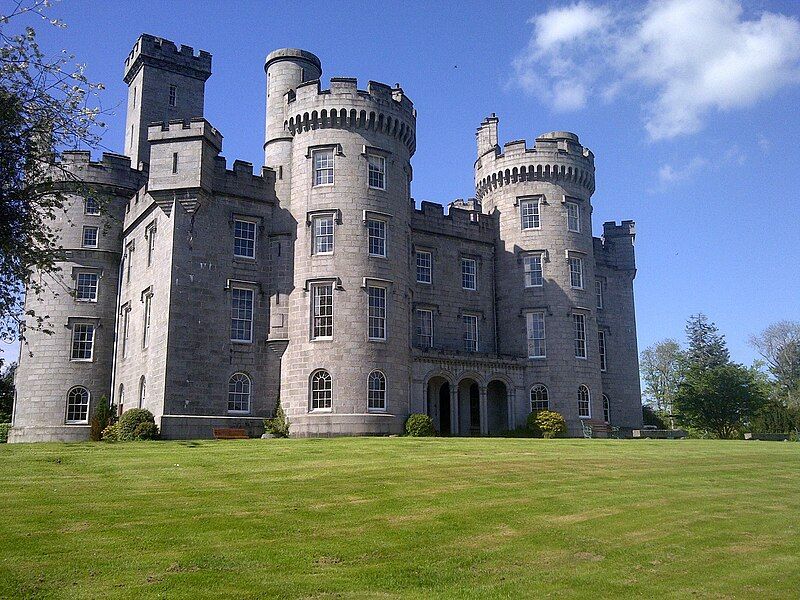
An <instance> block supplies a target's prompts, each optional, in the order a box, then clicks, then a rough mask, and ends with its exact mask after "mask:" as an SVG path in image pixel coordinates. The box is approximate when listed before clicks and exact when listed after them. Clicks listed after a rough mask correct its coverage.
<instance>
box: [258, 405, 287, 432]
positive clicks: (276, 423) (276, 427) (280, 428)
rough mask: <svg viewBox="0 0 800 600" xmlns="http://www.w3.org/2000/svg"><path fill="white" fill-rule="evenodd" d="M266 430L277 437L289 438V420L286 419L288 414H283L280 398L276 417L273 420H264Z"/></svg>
mask: <svg viewBox="0 0 800 600" xmlns="http://www.w3.org/2000/svg"><path fill="white" fill-rule="evenodd" d="M264 430H265V431H266V432H267V433H271V434H272V435H273V436H275V437H279V438H288V437H289V419H287V418H286V413H285V412H283V407H282V406H281V399H280V398H278V403H277V404H276V405H275V416H274V417H272V418H271V419H264Z"/></svg>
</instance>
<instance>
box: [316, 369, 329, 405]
mask: <svg viewBox="0 0 800 600" xmlns="http://www.w3.org/2000/svg"><path fill="white" fill-rule="evenodd" d="M332 398H333V381H332V380H331V374H330V373H328V372H327V371H325V370H324V369H321V370H319V371H314V373H313V374H312V375H311V410H330V408H331V399H332Z"/></svg>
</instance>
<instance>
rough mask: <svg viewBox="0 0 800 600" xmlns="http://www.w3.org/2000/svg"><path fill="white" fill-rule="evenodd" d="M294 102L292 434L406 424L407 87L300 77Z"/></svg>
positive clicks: (286, 362) (287, 371)
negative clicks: (324, 85)
mask: <svg viewBox="0 0 800 600" xmlns="http://www.w3.org/2000/svg"><path fill="white" fill-rule="evenodd" d="M277 64H282V63H277ZM286 99H287V103H286V121H285V122H284V123H283V124H282V130H284V131H286V132H287V133H288V135H290V136H291V152H292V160H291V171H292V185H291V205H290V211H291V214H292V217H293V220H294V221H295V222H296V224H297V225H296V227H297V237H296V240H295V243H294V282H293V286H292V292H291V294H290V296H289V316H288V338H289V340H290V342H289V345H288V348H287V350H286V353H285V354H284V356H283V362H282V364H283V368H282V376H281V402H282V403H283V405H284V407H286V409H287V412H288V417H289V420H290V422H291V428H292V434H293V435H299V436H312V435H331V434H339V435H341V434H345V435H346V434H386V433H396V432H399V431H400V430H401V429H402V424H403V419H404V418H405V416H406V415H407V414H408V406H409V388H410V351H409V329H410V324H409V309H408V290H409V280H408V277H409V272H410V271H409V252H410V250H409V237H410V228H409V219H410V205H409V185H410V182H411V165H410V162H409V161H410V159H411V156H412V155H413V154H414V149H415V123H416V117H415V112H414V108H413V105H412V103H411V101H410V100H409V99H408V98H407V97H406V96H405V95H404V93H403V91H402V90H401V89H400V88H399V87H396V88H390V87H389V86H387V85H384V84H381V83H376V82H369V85H368V88H367V90H359V89H357V84H356V81H355V80H354V79H345V78H332V79H331V82H330V89H329V90H324V91H323V90H320V84H319V81H309V82H306V83H303V84H301V85H299V86H298V87H297V88H296V89H295V90H294V92H293V93H292V92H289V94H288V95H287V96H286ZM276 129H277V128H276Z"/></svg>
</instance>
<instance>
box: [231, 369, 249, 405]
mask: <svg viewBox="0 0 800 600" xmlns="http://www.w3.org/2000/svg"><path fill="white" fill-rule="evenodd" d="M228 412H235V413H249V412H250V378H249V377H248V376H247V375H245V374H244V373H234V374H233V375H231V378H230V379H229V380H228Z"/></svg>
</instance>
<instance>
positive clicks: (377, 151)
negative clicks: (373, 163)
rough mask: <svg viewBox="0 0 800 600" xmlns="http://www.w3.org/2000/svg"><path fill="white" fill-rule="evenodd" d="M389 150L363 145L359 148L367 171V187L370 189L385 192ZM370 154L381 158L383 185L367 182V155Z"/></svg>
mask: <svg viewBox="0 0 800 600" xmlns="http://www.w3.org/2000/svg"><path fill="white" fill-rule="evenodd" d="M391 154H392V153H391V152H389V151H388V150H384V149H383V148H377V147H375V146H367V145H364V146H363V147H362V150H361V156H363V157H364V164H365V165H366V169H367V171H366V173H367V188H368V189H370V190H376V191H379V192H385V191H386V188H387V187H388V185H387V179H388V177H387V175H388V168H387V166H388V164H389V157H390V156H391ZM370 156H377V157H379V158H382V159H383V187H377V186H374V185H370V182H369V157H370Z"/></svg>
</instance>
